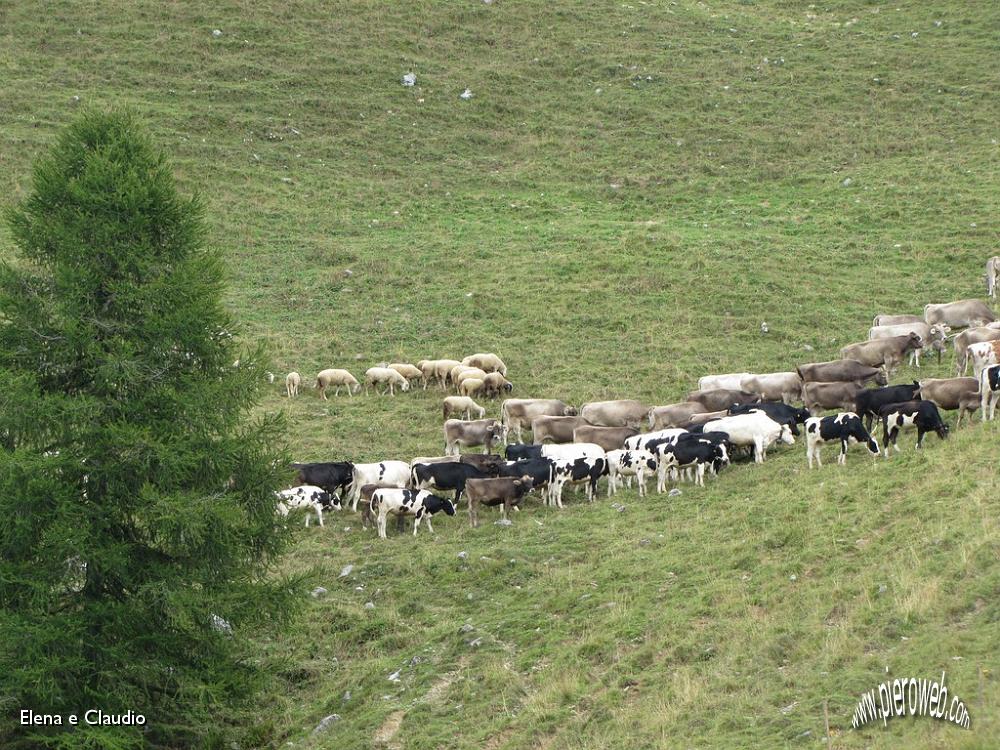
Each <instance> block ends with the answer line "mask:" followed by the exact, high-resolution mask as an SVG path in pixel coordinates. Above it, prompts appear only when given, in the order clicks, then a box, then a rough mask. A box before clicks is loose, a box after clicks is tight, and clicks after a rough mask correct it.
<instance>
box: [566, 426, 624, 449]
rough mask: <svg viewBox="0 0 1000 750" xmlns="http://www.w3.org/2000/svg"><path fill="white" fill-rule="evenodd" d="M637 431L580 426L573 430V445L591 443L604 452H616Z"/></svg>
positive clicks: (621, 428)
mask: <svg viewBox="0 0 1000 750" xmlns="http://www.w3.org/2000/svg"><path fill="white" fill-rule="evenodd" d="M638 434H639V430H637V429H635V428H634V427H594V426H593V425H580V426H579V427H577V428H576V429H575V430H573V436H572V437H573V442H574V443H593V444H594V445H599V446H601V447H602V448H603V449H604V450H606V451H613V450H618V449H619V448H621V447H622V446H623V445H625V441H626V440H628V439H629V438H630V437H632V436H633V435H638Z"/></svg>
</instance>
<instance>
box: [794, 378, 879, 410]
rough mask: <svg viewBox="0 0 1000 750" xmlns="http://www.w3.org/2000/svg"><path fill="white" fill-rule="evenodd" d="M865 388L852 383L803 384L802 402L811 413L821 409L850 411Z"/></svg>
mask: <svg viewBox="0 0 1000 750" xmlns="http://www.w3.org/2000/svg"><path fill="white" fill-rule="evenodd" d="M864 390H865V387H864V386H863V385H860V384H858V383H854V382H843V381H840V382H833V383H804V384H803V386H802V401H803V402H804V403H805V405H806V408H807V409H808V410H809V411H811V412H816V411H820V410H822V409H839V410H840V411H850V410H851V409H853V408H854V402H855V401H856V400H857V398H858V394H860V393H861V392H863V391H864Z"/></svg>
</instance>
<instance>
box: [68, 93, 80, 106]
mask: <svg viewBox="0 0 1000 750" xmlns="http://www.w3.org/2000/svg"><path fill="white" fill-rule="evenodd" d="M70 101H72V102H73V104H79V103H80V97H79V96H78V95H76V94H73V96H71V97H70Z"/></svg>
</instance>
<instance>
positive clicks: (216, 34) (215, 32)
mask: <svg viewBox="0 0 1000 750" xmlns="http://www.w3.org/2000/svg"><path fill="white" fill-rule="evenodd" d="M212 36H214V37H215V38H216V39H218V38H219V37H220V36H222V29H212Z"/></svg>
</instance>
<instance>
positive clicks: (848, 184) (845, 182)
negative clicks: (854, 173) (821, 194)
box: [840, 177, 854, 187]
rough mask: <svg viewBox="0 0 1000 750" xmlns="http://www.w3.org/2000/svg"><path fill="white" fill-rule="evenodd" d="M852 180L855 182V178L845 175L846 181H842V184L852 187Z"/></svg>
mask: <svg viewBox="0 0 1000 750" xmlns="http://www.w3.org/2000/svg"><path fill="white" fill-rule="evenodd" d="M852 182H854V180H852V179H851V178H850V177H845V178H844V181H843V182H841V183H840V184H841V185H843V186H844V187H850V186H851V183H852Z"/></svg>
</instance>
